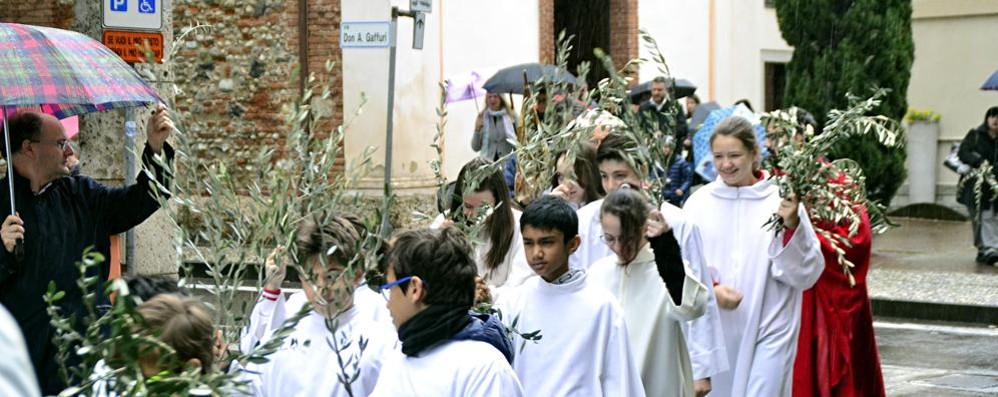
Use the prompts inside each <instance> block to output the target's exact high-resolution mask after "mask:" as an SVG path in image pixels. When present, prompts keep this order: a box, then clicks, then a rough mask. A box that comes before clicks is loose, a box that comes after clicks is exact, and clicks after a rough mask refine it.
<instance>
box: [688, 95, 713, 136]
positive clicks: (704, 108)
mask: <svg viewBox="0 0 998 397" xmlns="http://www.w3.org/2000/svg"><path fill="white" fill-rule="evenodd" d="M720 108H721V105H718V104H717V102H714V101H710V102H704V103H701V104H699V105H697V108H696V109H694V110H693V116H692V117H690V119H689V120H687V122H689V123H690V129H692V130H694V131H696V130H698V129H700V124H703V122H704V121H705V120H707V116H709V115H710V112H713V111H715V110H717V109H720Z"/></svg>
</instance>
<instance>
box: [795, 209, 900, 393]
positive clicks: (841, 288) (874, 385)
mask: <svg viewBox="0 0 998 397" xmlns="http://www.w3.org/2000/svg"><path fill="white" fill-rule="evenodd" d="M859 212H860V216H861V223H860V227H859V231H858V232H857V233H856V235H855V236H853V237H852V238H851V239H850V240H851V242H852V244H853V246H852V247H849V248H847V247H842V248H843V249H845V252H846V258H847V259H848V260H850V261H851V262H852V263H853V264H855V267H854V268H853V269H852V273H853V276H854V277H855V279H856V285H855V286H854V287H850V286H849V278H848V277H847V276H846V274H845V273H844V272H843V271H842V266H841V265H839V262H838V255H837V254H836V253H835V250H833V249H832V246H831V245H830V244H829V243H828V241H827V240H826V239H825V238H824V237H822V236H821V234H818V240H819V241H821V253H822V254H823V255H824V257H825V270H824V271H823V272H822V274H821V278H819V279H818V282H817V283H816V284H815V285H814V287H812V288H811V289H809V290H806V291H804V299H803V305H802V307H803V313H802V316H801V328H800V338H799V340H798V342H797V360H796V362H795V363H794V380H793V395H794V397H814V396H822V397H826V396H861V397H882V396H884V395H885V393H884V380H883V374H882V373H881V370H880V355H879V353H878V352H877V342H876V340H875V339H874V334H873V311H872V310H871V308H870V298H869V295H867V291H866V273H867V271H868V270H869V268H870V253H871V238H872V237H871V231H870V219H869V217H868V216H867V214H866V209H865V208H861V209H860V211H859ZM815 226H816V227H819V228H822V229H824V230H828V231H830V232H831V233H833V234H838V235H840V236H848V235H849V230H848V227H847V226H845V225H838V226H835V227H832V225H831V224H828V223H824V224H821V223H819V224H816V225H815Z"/></svg>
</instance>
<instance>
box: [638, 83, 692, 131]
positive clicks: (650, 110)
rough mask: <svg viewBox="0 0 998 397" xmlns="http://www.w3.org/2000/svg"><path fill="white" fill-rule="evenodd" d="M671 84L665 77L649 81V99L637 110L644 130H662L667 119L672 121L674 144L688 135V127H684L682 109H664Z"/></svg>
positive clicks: (678, 107)
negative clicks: (673, 122) (673, 123)
mask: <svg viewBox="0 0 998 397" xmlns="http://www.w3.org/2000/svg"><path fill="white" fill-rule="evenodd" d="M671 84H672V83H671V82H670V81H669V80H668V79H666V78H665V77H662V76H658V77H655V78H654V79H652V81H651V98H650V99H648V101H647V102H644V103H642V104H641V107H640V108H639V109H638V112H639V114H641V116H642V121H643V123H644V124H645V128H647V129H649V130H653V129H656V128H657V129H659V130H663V131H664V129H665V128H667V127H668V124H669V123H668V121H669V117H670V115H671V117H672V118H673V119H674V121H675V123H676V125H675V131H674V133H673V137H674V138H675V139H676V142H683V141H684V140H686V137H687V135H689V126H687V125H686V116H685V112H684V111H683V109H682V108H681V107H680V106H679V105H678V104H677V105H676V107H675V108H674V109H667V108H666V107H665V102H666V101H665V99H666V93H667V91H668V90H670V89H671Z"/></svg>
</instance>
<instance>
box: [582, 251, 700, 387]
mask: <svg viewBox="0 0 998 397" xmlns="http://www.w3.org/2000/svg"><path fill="white" fill-rule="evenodd" d="M589 273H590V280H591V281H592V283H593V284H596V285H600V286H602V287H603V288H606V289H607V290H608V291H610V292H611V293H612V294H613V295H614V296H616V297H617V300H618V302H619V303H620V305H621V307H623V309H624V318H625V319H626V323H627V334H628V336H629V338H628V341H629V342H630V344H631V352H632V353H633V355H634V362H635V364H637V366H638V370H639V371H640V372H641V382H642V384H643V385H644V389H645V394H646V395H648V396H693V374H692V368H691V365H690V358H689V353H688V351H687V348H686V341H685V337H684V336H683V329H682V323H683V322H685V321H690V320H693V319H696V318H697V317H700V316H702V315H703V313H704V310H705V309H706V306H707V305H706V303H707V287H706V286H704V285H703V284H702V283H700V281H698V280H697V279H696V277H694V276H693V274H692V272H691V271H690V270H689V267H688V266H687V269H686V277H685V279H684V280H683V292H682V300H681V302H680V305H679V306H676V305H675V303H673V301H672V297H671V296H670V295H669V291H668V290H667V289H666V286H665V283H664V282H663V281H662V278H661V276H660V275H659V273H658V268H657V267H656V265H655V254H654V253H653V251H652V250H651V248H650V246H649V245H648V244H646V245H645V246H643V247H642V248H641V250H640V251H639V252H638V255H637V256H636V257H635V258H634V260H633V261H631V263H630V264H628V265H626V266H621V265H620V264H619V262H618V259H617V257H616V256H608V257H606V258H603V259H601V260H599V261H597V262H596V263H594V264H593V265H592V266H591V267H590V268H589Z"/></svg>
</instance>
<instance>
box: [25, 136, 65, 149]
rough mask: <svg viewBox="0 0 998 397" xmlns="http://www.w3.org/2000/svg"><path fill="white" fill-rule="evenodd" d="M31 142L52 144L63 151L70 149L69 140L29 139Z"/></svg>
mask: <svg viewBox="0 0 998 397" xmlns="http://www.w3.org/2000/svg"><path fill="white" fill-rule="evenodd" d="M29 141H31V142H34V143H51V144H54V145H55V146H56V147H57V148H59V150H62V151H65V150H66V148H67V147H70V140H69V139H29Z"/></svg>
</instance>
